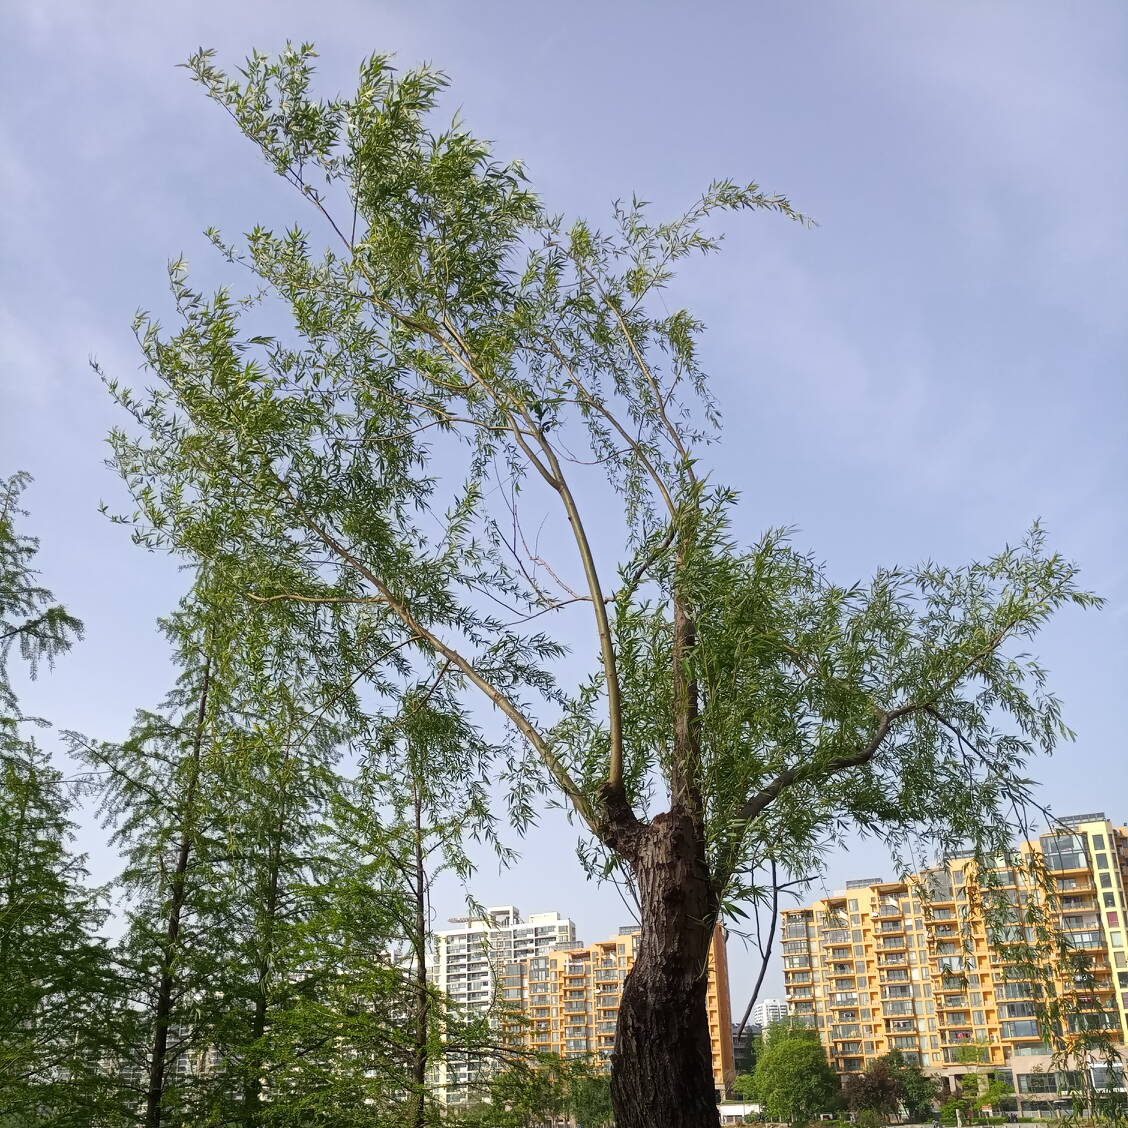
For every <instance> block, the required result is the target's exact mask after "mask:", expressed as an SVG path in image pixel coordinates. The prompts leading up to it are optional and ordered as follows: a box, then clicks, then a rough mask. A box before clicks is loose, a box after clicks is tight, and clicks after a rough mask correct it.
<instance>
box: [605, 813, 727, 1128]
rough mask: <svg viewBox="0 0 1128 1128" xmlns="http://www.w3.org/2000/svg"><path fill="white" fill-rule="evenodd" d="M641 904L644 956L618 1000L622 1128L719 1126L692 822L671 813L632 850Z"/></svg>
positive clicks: (614, 1081)
mask: <svg viewBox="0 0 1128 1128" xmlns="http://www.w3.org/2000/svg"><path fill="white" fill-rule="evenodd" d="M630 861H631V865H632V868H633V870H634V875H635V880H636V882H637V885H638V894H639V903H640V905H641V908H642V935H641V943H640V948H639V953H638V958H637V960H636V962H635V965H634V968H633V969H632V970H631V973H630V975H628V977H627V981H626V984H625V986H624V988H623V998H622V1002H621V1003H620V1005H619V1022H618V1028H617V1037H616V1044H615V1054H614V1057H613V1059H612V1065H611V1097H612V1101H613V1103H614V1107H615V1125H616V1128H717V1125H718V1124H719V1123H720V1118H719V1115H718V1112H717V1102H716V1095H715V1091H714V1086H713V1065H712V1056H711V1053H710V1045H709V1021H708V1015H707V1012H706V1005H705V996H706V988H707V965H708V958H709V943H710V940H711V938H712V934H713V925H714V921H715V919H716V911H717V906H716V899H715V897H714V895H713V892H712V887H711V884H710V881H709V873H708V869H707V867H706V864H705V853H704V845H703V843H702V841H701V837H700V833H699V831H698V830H697V828H696V825H695V820H694V819H693V818H691V817H690V816H689V815H688V814H686V813H684V812H682V811H678V810H676V809H675V810H674V811H670V812H668V813H666V814H662V815H659V816H657V818H655V820H654V821H653V823H651V824H650V825H649V826H647V827H639V828H638V831H637V836H636V837H635V838H634V842H633V843H632V848H631V850H630Z"/></svg>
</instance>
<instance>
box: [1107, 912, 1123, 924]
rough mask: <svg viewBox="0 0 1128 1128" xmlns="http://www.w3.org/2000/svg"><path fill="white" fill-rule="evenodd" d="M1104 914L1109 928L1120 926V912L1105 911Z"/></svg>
mask: <svg viewBox="0 0 1128 1128" xmlns="http://www.w3.org/2000/svg"><path fill="white" fill-rule="evenodd" d="M1105 915H1106V916H1107V917H1108V926H1109V928H1119V927H1120V914H1119V913H1106V914H1105Z"/></svg>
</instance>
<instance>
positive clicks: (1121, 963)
mask: <svg viewBox="0 0 1128 1128" xmlns="http://www.w3.org/2000/svg"><path fill="white" fill-rule="evenodd" d="M1112 962H1113V963H1114V964H1115V965H1116V966H1117V967H1128V963H1125V957H1124V953H1123V952H1113V953H1112Z"/></svg>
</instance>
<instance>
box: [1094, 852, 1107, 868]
mask: <svg viewBox="0 0 1128 1128" xmlns="http://www.w3.org/2000/svg"><path fill="white" fill-rule="evenodd" d="M1097 869H1108V855H1107V854H1098V855H1097Z"/></svg>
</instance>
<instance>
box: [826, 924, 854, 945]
mask: <svg viewBox="0 0 1128 1128" xmlns="http://www.w3.org/2000/svg"><path fill="white" fill-rule="evenodd" d="M822 942H823V945H824V946H826V945H830V944H849V943H850V930H849V929H848V928H831V929H827V930H825V931H824V932H823V934H822Z"/></svg>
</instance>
